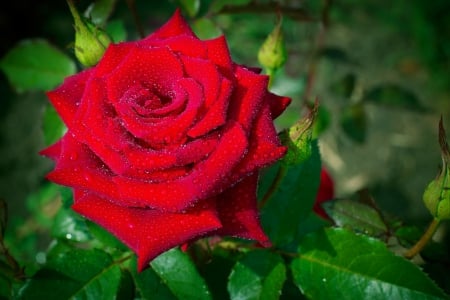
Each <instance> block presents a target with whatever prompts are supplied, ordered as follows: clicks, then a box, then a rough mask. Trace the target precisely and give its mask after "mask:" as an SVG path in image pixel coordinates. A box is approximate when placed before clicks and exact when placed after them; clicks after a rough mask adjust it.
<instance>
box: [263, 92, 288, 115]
mask: <svg viewBox="0 0 450 300" xmlns="http://www.w3.org/2000/svg"><path fill="white" fill-rule="evenodd" d="M266 101H267V102H268V103H269V106H270V111H271V115H272V119H276V118H277V117H278V116H279V115H281V113H282V112H283V111H284V110H285V109H286V108H287V107H288V105H289V104H290V103H291V98H289V97H281V96H278V95H275V94H272V93H270V92H268V93H267V95H266Z"/></svg>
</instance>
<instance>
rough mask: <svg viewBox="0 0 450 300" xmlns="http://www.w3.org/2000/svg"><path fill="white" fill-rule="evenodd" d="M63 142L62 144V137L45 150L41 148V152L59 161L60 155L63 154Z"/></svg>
mask: <svg viewBox="0 0 450 300" xmlns="http://www.w3.org/2000/svg"><path fill="white" fill-rule="evenodd" d="M61 144H62V139H59V140H58V141H57V142H56V143H54V144H53V145H50V146H49V147H47V148H45V149H44V150H41V151H40V152H39V154H40V155H43V156H46V157H49V158H51V159H52V160H54V161H58V159H59V156H60V155H61Z"/></svg>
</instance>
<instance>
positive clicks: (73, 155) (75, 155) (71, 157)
mask: <svg viewBox="0 0 450 300" xmlns="http://www.w3.org/2000/svg"><path fill="white" fill-rule="evenodd" d="M69 158H70V160H77V159H78V153H76V152H74V153H72V154H70V157H69Z"/></svg>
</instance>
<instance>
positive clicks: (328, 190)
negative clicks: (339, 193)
mask: <svg viewBox="0 0 450 300" xmlns="http://www.w3.org/2000/svg"><path fill="white" fill-rule="evenodd" d="M333 198H334V182H333V179H332V178H331V176H330V174H328V171H327V170H326V169H324V168H322V170H321V171H320V185H319V190H318V192H317V196H316V202H315V203H314V207H313V210H314V212H315V213H316V214H317V215H319V216H320V217H322V218H324V219H327V220H331V219H330V217H329V216H328V215H327V213H326V212H325V210H324V209H323V207H322V205H321V204H322V203H323V202H326V201H329V200H332V199H333Z"/></svg>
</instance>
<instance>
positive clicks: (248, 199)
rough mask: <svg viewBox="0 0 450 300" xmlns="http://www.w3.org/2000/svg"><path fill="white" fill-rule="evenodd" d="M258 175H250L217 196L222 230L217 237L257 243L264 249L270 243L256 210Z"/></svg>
mask: <svg viewBox="0 0 450 300" xmlns="http://www.w3.org/2000/svg"><path fill="white" fill-rule="evenodd" d="M257 183H258V175H257V174H255V175H252V176H249V177H247V178H245V179H244V180H243V181H241V182H239V183H238V184H236V185H235V186H234V187H233V188H231V189H229V190H227V191H225V192H224V193H223V194H221V195H220V196H218V200H217V211H218V213H219V218H220V221H221V222H222V225H223V228H221V229H219V230H218V231H217V234H219V235H231V236H234V237H239V238H244V239H251V240H255V241H258V242H259V243H260V244H261V245H262V246H264V247H270V246H271V243H270V241H269V238H268V237H267V236H266V234H265V233H264V231H263V230H262V228H261V225H260V222H259V216H258V209H257V200H256V186H257Z"/></svg>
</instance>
